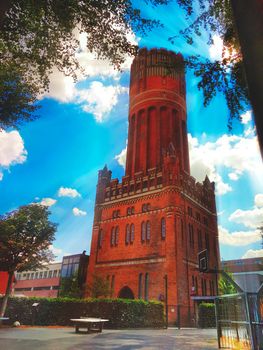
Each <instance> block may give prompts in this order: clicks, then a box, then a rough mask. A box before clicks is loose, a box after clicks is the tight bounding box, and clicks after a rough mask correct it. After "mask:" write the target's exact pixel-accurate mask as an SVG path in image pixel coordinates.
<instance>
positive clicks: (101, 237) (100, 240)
mask: <svg viewBox="0 0 263 350" xmlns="http://www.w3.org/2000/svg"><path fill="white" fill-rule="evenodd" d="M102 240H103V231H102V230H100V231H99V239H98V247H99V248H101V247H102Z"/></svg>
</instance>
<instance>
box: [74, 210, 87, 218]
mask: <svg viewBox="0 0 263 350" xmlns="http://www.w3.org/2000/svg"><path fill="white" fill-rule="evenodd" d="M72 212H73V214H74V215H75V216H85V215H87V212H86V211H84V210H80V209H79V208H73V209H72Z"/></svg>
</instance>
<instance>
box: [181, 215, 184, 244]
mask: <svg viewBox="0 0 263 350" xmlns="http://www.w3.org/2000/svg"><path fill="white" fill-rule="evenodd" d="M181 236H182V242H183V240H184V222H183V220H182V219H181Z"/></svg>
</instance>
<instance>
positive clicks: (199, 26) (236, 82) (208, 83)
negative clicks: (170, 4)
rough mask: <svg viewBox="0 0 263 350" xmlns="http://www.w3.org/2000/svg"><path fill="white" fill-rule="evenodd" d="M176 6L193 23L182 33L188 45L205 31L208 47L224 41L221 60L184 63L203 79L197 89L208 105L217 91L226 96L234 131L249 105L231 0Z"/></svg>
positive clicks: (188, 0)
mask: <svg viewBox="0 0 263 350" xmlns="http://www.w3.org/2000/svg"><path fill="white" fill-rule="evenodd" d="M177 3H178V5H179V6H180V7H182V8H183V9H184V10H185V12H186V17H187V20H188V21H191V22H192V23H191V24H190V25H189V26H188V27H186V28H185V29H183V30H181V31H180V33H179V35H180V36H183V37H184V38H185V40H186V42H187V43H188V44H190V45H192V44H193V43H194V40H193V37H194V35H197V36H201V35H202V33H203V32H204V31H205V32H206V33H207V35H208V44H212V43H213V36H214V35H218V36H220V38H221V39H222V40H223V45H224V46H223V52H222V59H220V60H215V61H213V62H211V61H209V60H207V59H203V58H201V57H200V56H198V55H196V56H191V57H189V58H188V59H186V60H185V64H186V66H187V67H189V68H191V69H193V70H194V74H195V76H196V77H198V78H200V80H199V83H198V88H199V89H201V90H202V91H203V95H204V105H205V106H207V105H208V104H209V103H210V101H211V100H212V98H213V97H214V96H215V95H216V94H217V93H218V92H220V93H223V95H224V97H225V99H226V103H227V106H228V109H229V112H230V114H229V120H228V121H229V123H228V127H229V129H231V128H232V120H233V119H238V120H240V113H241V112H243V111H244V109H245V107H246V106H247V105H248V103H249V100H248V89H247V84H246V78H245V74H244V70H243V61H242V55H241V51H240V45H239V41H238V36H237V32H236V28H235V25H234V19H233V13H232V7H231V1H230V0H177ZM176 38H177V35H176V36H173V37H171V38H169V40H170V41H171V42H172V43H176Z"/></svg>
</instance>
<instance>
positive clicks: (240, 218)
mask: <svg viewBox="0 0 263 350" xmlns="http://www.w3.org/2000/svg"><path fill="white" fill-rule="evenodd" d="M229 221H232V222H236V223H238V224H242V225H244V226H245V227H248V228H257V227H260V226H261V225H262V223H263V207H262V208H254V209H252V210H242V209H237V210H236V211H234V213H232V214H231V215H230V217H229Z"/></svg>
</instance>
